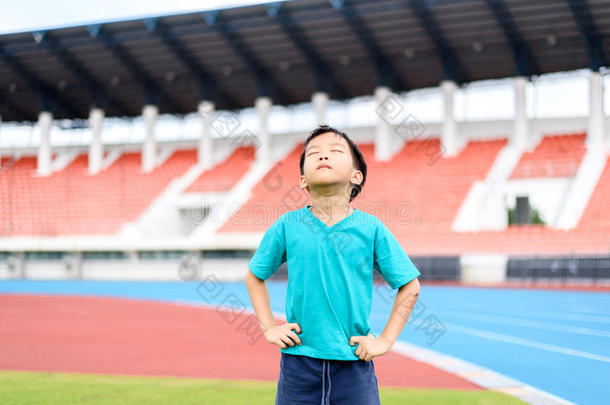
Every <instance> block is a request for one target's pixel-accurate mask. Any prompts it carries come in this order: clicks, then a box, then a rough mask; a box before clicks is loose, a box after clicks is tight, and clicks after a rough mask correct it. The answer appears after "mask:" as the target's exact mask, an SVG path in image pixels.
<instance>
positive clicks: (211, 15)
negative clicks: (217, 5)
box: [202, 11, 294, 104]
mask: <svg viewBox="0 0 610 405" xmlns="http://www.w3.org/2000/svg"><path fill="white" fill-rule="evenodd" d="M202 17H203V20H204V21H205V23H206V24H207V25H208V26H209V27H211V28H212V29H213V30H214V31H216V32H217V33H218V34H219V35H220V36H221V38H222V39H223V40H224V41H225V42H226V43H227V44H228V45H229V46H230V47H231V49H233V51H235V53H236V54H237V55H238V56H239V57H240V58H241V59H242V61H243V62H244V63H245V64H246V65H247V66H248V68H249V69H250V71H251V72H252V73H253V74H254V76H255V77H256V81H257V86H258V92H257V93H258V96H263V97H271V98H274V97H273V96H274V95H275V96H277V100H276V101H277V102H279V103H281V104H292V103H294V100H293V98H292V97H291V96H290V95H289V93H288V92H287V91H286V90H284V89H283V88H282V87H281V86H280V85H279V83H277V81H276V80H274V78H273V75H272V74H271V73H269V71H268V70H267V68H265V67H264V66H263V64H262V63H261V62H260V61H259V60H258V58H257V56H256V55H255V54H254V53H253V52H252V51H251V50H250V48H249V47H248V46H247V45H246V44H245V42H244V40H243V39H242V38H241V36H240V35H239V34H238V33H237V32H236V30H234V29H232V27H231V21H230V20H229V19H228V18H227V17H226V16H223V15H220V12H219V11H206V12H204V13H202Z"/></svg>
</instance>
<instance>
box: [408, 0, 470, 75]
mask: <svg viewBox="0 0 610 405" xmlns="http://www.w3.org/2000/svg"><path fill="white" fill-rule="evenodd" d="M406 1H407V3H408V4H409V7H410V8H411V11H413V14H415V17H416V18H417V20H418V21H419V23H420V25H421V27H422V28H423V29H424V31H425V32H426V34H427V35H428V37H429V38H430V39H431V40H432V42H433V43H434V46H435V48H436V52H437V53H438V56H439V57H440V59H441V62H442V65H443V73H444V79H445V80H453V81H454V82H456V83H458V84H462V83H465V82H467V81H468V76H467V74H466V70H465V69H464V67H463V65H462V63H461V62H460V60H459V58H458V57H457V55H456V54H455V52H454V51H453V49H452V48H451V45H449V41H447V38H446V37H445V34H444V33H443V31H442V30H441V27H440V25H439V24H438V22H437V21H436V19H435V18H434V16H433V15H432V12H431V11H430V8H429V7H428V4H427V3H426V1H425V0H406Z"/></svg>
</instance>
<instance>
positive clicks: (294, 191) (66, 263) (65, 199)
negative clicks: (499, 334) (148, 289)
mask: <svg viewBox="0 0 610 405" xmlns="http://www.w3.org/2000/svg"><path fill="white" fill-rule="evenodd" d="M608 11H610V4H608V3H607V2H601V1H589V2H584V1H576V0H569V1H565V2H557V1H551V0H543V1H536V2H531V1H501V0H487V1H468V0H451V1H450V0H435V1H402V0H383V1H343V0H332V1H330V2H329V1H322V0H304V1H296V2H292V1H291V2H277V3H269V4H261V5H253V6H247V7H237V8H230V9H222V10H211V11H204V12H200V13H188V14H180V15H167V16H158V17H150V18H141V19H134V20H127V21H113V22H107V23H96V24H89V25H84V26H71V27H64V28H56V29H49V30H39V31H35V32H19V33H10V34H4V35H0V116H1V124H0V155H1V161H0V164H1V170H0V277H1V278H5V279H6V278H8V279H11V278H28V279H29V278H45V279H46V278H57V279H65V278H78V279H80V278H83V279H155V280H174V279H176V280H177V279H178V278H179V277H180V272H179V271H176V269H177V268H180V266H182V265H184V264H185V263H188V264H189V265H194V266H195V268H197V269H198V270H197V272H196V274H195V275H194V277H203V275H204V274H206V271H207V270H206V269H210V268H215V267H216V266H218V264H219V263H222V266H223V269H224V270H225V271H224V272H223V277H226V279H228V280H231V279H235V280H238V279H241V278H243V275H244V274H245V272H246V270H247V268H246V263H247V261H248V259H249V257H251V255H252V253H253V251H254V250H255V249H256V248H257V246H258V243H259V242H260V240H261V238H262V235H263V232H264V231H265V229H266V228H267V227H268V226H269V225H270V224H271V222H272V221H273V220H274V219H275V218H277V217H278V216H279V215H281V214H282V213H283V212H285V211H287V210H292V209H296V208H300V207H302V206H303V205H304V204H307V198H308V196H307V194H306V193H305V192H304V191H302V190H300V189H299V188H298V178H299V175H300V173H299V168H298V158H299V155H300V152H301V148H302V143H303V141H304V139H305V138H306V134H307V133H308V132H309V131H310V130H312V129H313V128H315V127H316V126H317V125H318V124H320V123H328V124H330V125H333V126H336V127H338V128H340V129H342V130H344V131H346V132H347V133H348V134H349V135H350V136H352V137H353V139H355V140H356V142H357V144H358V146H359V147H360V149H361V150H362V152H363V154H364V156H365V158H366V161H367V163H368V165H369V173H370V175H369V179H368V180H367V183H366V185H365V187H364V189H363V192H362V194H361V195H359V196H358V197H357V198H356V199H355V200H354V202H353V204H354V206H355V207H357V208H359V209H361V210H363V211H367V212H370V213H373V214H375V215H377V216H378V217H379V218H380V219H382V220H383V221H384V222H385V223H387V224H388V227H389V228H390V229H391V231H392V233H394V234H395V235H396V237H397V238H398V239H399V241H400V242H401V244H402V246H403V247H404V249H405V251H406V252H407V253H408V254H409V255H410V257H412V259H413V261H414V262H415V263H416V265H417V267H418V268H420V270H421V272H422V280H436V281H453V282H455V281H462V282H467V283H480V282H488V283H502V282H506V281H509V280H528V281H531V280H541V281H559V282H569V281H578V282H596V283H597V282H604V281H608V280H610V212H609V211H608V209H607V208H608V201H610V161H609V160H608V150H609V147H610V146H609V145H610V140H609V139H610V136H609V132H610V124H609V122H608V117H607V110H608V106H606V105H605V99H604V91H603V90H604V89H603V88H604V84H605V80H604V77H605V73H606V69H607V66H608V52H610V49H608V41H605V42H604V41H603V39H604V38H605V37H606V36H607V35H608V32H607V27H610V24H606V23H607V22H609V21H608V18H609V17H608V15H609V14H608ZM592 16H595V18H593V17H592ZM561 72H563V73H561ZM565 72H568V73H567V74H570V72H580V73H581V74H582V72H588V73H586V74H587V76H586V80H587V81H588V91H589V93H588V106H586V105H587V104H586V103H585V104H584V105H585V107H583V106H582V105H579V106H578V107H575V110H574V111H577V113H576V114H575V115H569V116H561V117H551V118H548V117H542V118H539V117H532V116H531V115H532V114H531V113H530V109H529V108H528V106H529V105H530V104H531V103H532V98H533V97H535V95H536V94H535V91H536V87H535V84H536V83H542V82H544V80H546V79H545V78H547V77H553V75H558V74H566V73H565ZM581 77H582V75H581ZM488 81H494V82H496V83H501V85H503V86H504V87H505V88H506V89H507V91H508V92H509V93H510V94H511V100H512V101H511V102H510V103H509V105H507V106H505V107H506V108H505V107H501V108H500V109H501V110H502V114H503V115H504V118H501V119H479V120H469V119H462V118H463V117H462V116H463V115H464V114H461V110H460V111H458V108H457V103H458V102H459V100H461V99H463V98H464V92H466V91H467V90H469V89H471V88H476V86H477V83H485V82H488ZM563 96H564V97H566V98H567V99H569V98H570V97H571V96H570V95H569V94H564V95H563ZM426 100H428V101H430V100H432V101H430V102H427V101H426ZM585 101H586V100H585ZM462 104H463V103H462ZM581 104H582V103H581ZM507 111H508V113H507ZM460 117H462V118H460ZM285 273H286V272H285V268H284V269H283V271H278V272H277V273H276V275H274V277H285ZM377 276H379V275H378V274H377V275H376V277H377Z"/></svg>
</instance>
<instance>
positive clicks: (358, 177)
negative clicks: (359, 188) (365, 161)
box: [351, 169, 364, 184]
mask: <svg viewBox="0 0 610 405" xmlns="http://www.w3.org/2000/svg"><path fill="white" fill-rule="evenodd" d="M363 178H364V176H363V175H362V172H361V171H360V170H356V169H354V170H353V171H352V178H351V181H352V183H353V184H361V183H362V179H363Z"/></svg>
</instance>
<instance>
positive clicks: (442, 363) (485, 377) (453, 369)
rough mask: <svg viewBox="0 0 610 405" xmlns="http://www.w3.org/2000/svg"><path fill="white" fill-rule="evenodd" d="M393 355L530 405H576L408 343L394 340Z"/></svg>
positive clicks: (512, 379)
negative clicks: (423, 364)
mask: <svg viewBox="0 0 610 405" xmlns="http://www.w3.org/2000/svg"><path fill="white" fill-rule="evenodd" d="M392 351H395V352H397V353H399V354H402V355H404V356H407V357H410V358H413V359H415V360H418V361H421V362H422V363H426V364H430V365H431V366H434V367H436V368H438V369H441V370H444V371H446V372H448V373H451V374H455V375H457V376H459V377H462V378H464V379H465V380H468V381H470V382H472V383H473V384H476V385H478V386H480V387H483V388H486V389H489V390H493V391H499V392H503V393H505V394H508V395H512V396H515V397H517V398H519V399H521V400H523V401H525V402H527V403H529V404H532V405H576V404H575V403H573V402H570V401H568V400H566V399H563V398H560V397H558V396H556V395H553V394H551V393H549V392H546V391H543V390H541V389H538V388H535V387H532V386H531V385H528V384H525V383H524V382H521V381H519V380H515V379H514V378H511V377H508V376H505V375H503V374H500V373H497V372H495V371H493V370H490V369H487V368H485V367H481V366H478V365H476V364H473V363H470V362H467V361H464V360H461V359H458V358H456V357H453V356H449V355H446V354H442V353H439V352H435V351H433V350H430V349H426V348H423V347H419V346H416V345H413V344H410V343H407V342H403V341H400V340H397V341H396V342H394V345H393V346H392Z"/></svg>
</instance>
